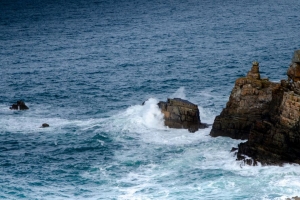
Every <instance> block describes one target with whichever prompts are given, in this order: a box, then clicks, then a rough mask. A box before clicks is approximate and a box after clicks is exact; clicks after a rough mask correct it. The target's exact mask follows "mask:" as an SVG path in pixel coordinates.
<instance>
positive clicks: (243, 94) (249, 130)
mask: <svg viewBox="0 0 300 200" xmlns="http://www.w3.org/2000/svg"><path fill="white" fill-rule="evenodd" d="M294 57H295V56H294ZM293 61H295V59H293ZM252 69H253V67H252ZM252 69H251V73H250V72H249V73H248V75H247V77H245V78H239V79H238V80H237V81H236V84H235V86H234V88H233V90H232V92H231V95H230V98H229V102H228V103H227V105H226V108H225V109H224V110H223V111H222V113H221V114H220V115H219V116H217V117H216V119H215V122H214V124H213V128H212V131H211V135H212V136H229V137H232V138H243V139H248V141H247V142H244V143H241V144H239V145H238V152H237V160H243V161H244V163H246V164H248V165H256V164H257V162H261V163H262V164H263V165H282V164H283V163H298V164H300V93H299V88H300V87H299V86H300V81H299V82H298V77H299V78H300V67H299V64H298V63H295V62H294V63H293V64H292V65H291V66H290V67H289V69H288V72H287V74H288V77H289V81H286V80H282V81H281V83H272V82H270V81H268V80H264V79H257V76H253V73H254V72H256V71H257V70H256V69H254V70H252ZM249 74H250V75H249ZM250 158H251V159H250Z"/></svg>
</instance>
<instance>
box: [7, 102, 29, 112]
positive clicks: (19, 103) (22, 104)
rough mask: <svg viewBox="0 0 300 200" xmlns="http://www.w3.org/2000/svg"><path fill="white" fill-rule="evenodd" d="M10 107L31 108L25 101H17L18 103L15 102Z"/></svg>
mask: <svg viewBox="0 0 300 200" xmlns="http://www.w3.org/2000/svg"><path fill="white" fill-rule="evenodd" d="M9 109H11V110H27V109H29V108H28V107H27V106H26V105H25V103H24V102H23V101H17V103H15V104H13V105H12V106H11V107H10V108H9Z"/></svg>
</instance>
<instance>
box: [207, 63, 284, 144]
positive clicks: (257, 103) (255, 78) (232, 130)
mask: <svg viewBox="0 0 300 200" xmlns="http://www.w3.org/2000/svg"><path fill="white" fill-rule="evenodd" d="M279 87H280V84H278V83H272V82H270V81H269V80H268V79H261V78H260V74H259V65H258V63H257V62H254V63H253V66H252V68H251V70H250V71H249V72H248V74H247V76H246V77H242V78H239V79H237V80H236V82H235V86H234V88H233V90H232V92H231V95H230V97H229V101H228V103H227V105H226V107H225V108H224V109H223V111H222V112H221V114H220V115H219V116H217V117H216V118H215V121H214V124H213V127H212V130H211V133H210V135H211V136H213V137H217V136H228V137H231V138H233V139H247V138H248V135H249V131H250V129H251V126H252V124H253V123H254V122H255V121H256V120H261V119H263V118H265V117H266V114H267V113H268V111H269V104H270V102H271V100H272V93H274V92H275V91H276V90H278V88H279Z"/></svg>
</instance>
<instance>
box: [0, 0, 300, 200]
mask: <svg viewBox="0 0 300 200" xmlns="http://www.w3.org/2000/svg"><path fill="white" fill-rule="evenodd" d="M299 8H300V1H299V0H265V1H259V0H252V1H247V0H240V1H237V0H222V1H221V0H211V1H208V0H186V1H182V0H165V1H160V0H151V1H138V0H126V1H125V0H118V1H116V0H64V1H59V0H53V1H50V0H45V1H42V0H1V1H0V74H1V79H0V199H28V200H34V199H37V200H40V199H55V200H58V199H89V200H95V199H116V200H124V199H130V200H138V199H141V200H147V199H162V200H164V199H168V200H169V199H172V200H173V199H176V200H183V199H184V200H187V199H191V200H192V199H204V200H206V199H222V200H229V199H234V200H235V199H237V200H238V199H241V200H242V199H252V200H258V199H264V200H269V199H270V200H271V199H272V200H273V199H286V198H291V197H294V196H297V195H298V196H300V178H299V177H300V166H299V165H296V164H286V165H284V166H282V167H279V166H261V165H258V166H247V165H244V164H243V163H242V162H241V161H236V158H235V155H234V153H231V152H230V150H231V148H232V147H237V145H238V144H239V143H241V142H244V141H242V140H233V139H230V138H226V137H217V138H212V137H210V136H209V133H210V130H211V127H210V128H207V129H202V130H199V131H197V132H195V133H189V132H188V131H187V130H184V129H172V128H168V127H165V126H164V124H163V116H162V114H161V113H160V111H159V109H158V107H157V103H158V101H166V100H167V98H173V97H179V98H184V99H186V100H189V101H191V102H193V103H195V104H197V105H198V106H199V109H200V118H201V121H202V122H205V123H208V124H212V123H213V121H214V118H215V116H216V115H218V114H219V113H220V112H221V111H222V109H223V108H224V107H225V105H226V102H227V101H228V98H229V95H230V92H231V89H232V88H233V86H234V82H235V80H236V79H237V78H239V77H242V76H245V75H246V73H247V72H248V71H249V70H250V68H251V66H252V62H253V61H254V60H256V61H258V62H259V63H260V71H261V76H262V77H268V78H269V79H270V80H271V81H274V82H278V81H280V80H281V79H287V76H286V71H287V68H288V67H289V64H290V63H291V59H292V56H293V52H294V51H295V50H296V49H299V48H300V37H299V29H300V13H299ZM18 100H23V101H24V102H25V103H26V105H27V106H28V107H29V110H26V111H14V110H10V109H9V107H10V106H11V105H12V104H13V103H15V102H16V101H18ZM144 101H146V102H145V105H144V106H142V103H143V102H144ZM43 123H48V124H49V125H50V127H49V128H40V127H41V125H42V124H43Z"/></svg>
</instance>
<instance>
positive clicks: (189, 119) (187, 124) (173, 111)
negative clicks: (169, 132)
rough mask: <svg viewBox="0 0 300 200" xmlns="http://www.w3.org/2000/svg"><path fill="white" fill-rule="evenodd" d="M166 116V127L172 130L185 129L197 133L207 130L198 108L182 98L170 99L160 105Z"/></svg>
mask: <svg viewBox="0 0 300 200" xmlns="http://www.w3.org/2000/svg"><path fill="white" fill-rule="evenodd" d="M158 106H159V108H160V109H161V112H162V113H163V114H164V120H165V125H166V126H168V127H170V128H184V129H188V130H189V131H190V132H196V131H197V130H198V129H199V128H206V127H207V125H206V124H203V123H201V121H200V112H199V109H198V106H197V105H195V104H193V103H191V102H189V101H187V100H183V99H180V98H174V99H168V100H167V102H163V101H160V102H159V103H158Z"/></svg>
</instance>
